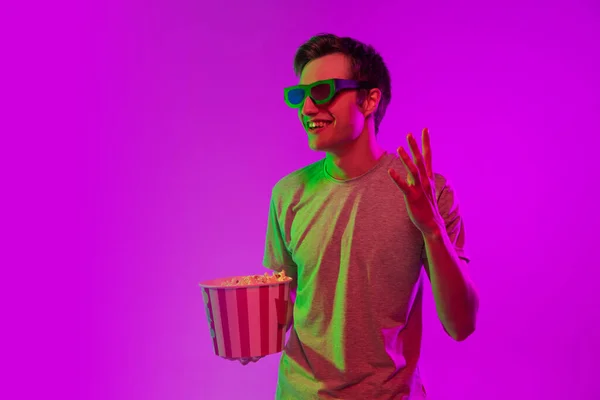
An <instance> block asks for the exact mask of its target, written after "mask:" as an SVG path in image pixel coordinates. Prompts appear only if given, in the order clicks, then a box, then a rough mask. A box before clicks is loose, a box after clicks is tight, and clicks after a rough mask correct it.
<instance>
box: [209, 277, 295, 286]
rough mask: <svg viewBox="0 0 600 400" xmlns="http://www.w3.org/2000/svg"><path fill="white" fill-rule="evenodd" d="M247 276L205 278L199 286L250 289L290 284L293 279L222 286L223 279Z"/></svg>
mask: <svg viewBox="0 0 600 400" xmlns="http://www.w3.org/2000/svg"><path fill="white" fill-rule="evenodd" d="M246 276H248V275H236V276H231V277H226V278H217V279H210V280H205V281H202V282H199V283H198V286H200V287H201V288H203V289H225V290H235V289H248V288H259V287H269V286H279V285H287V284H289V283H290V282H291V281H292V280H293V278H292V277H289V276H287V277H286V279H285V280H284V281H279V282H272V283H257V284H254V285H244V286H221V283H222V282H223V281H227V280H230V279H238V278H243V277H246Z"/></svg>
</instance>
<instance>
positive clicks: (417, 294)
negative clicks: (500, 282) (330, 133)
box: [263, 154, 467, 400]
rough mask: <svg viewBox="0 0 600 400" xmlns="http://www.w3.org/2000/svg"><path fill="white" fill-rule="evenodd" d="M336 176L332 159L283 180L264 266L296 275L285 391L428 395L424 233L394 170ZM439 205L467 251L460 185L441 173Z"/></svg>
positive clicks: (281, 384) (390, 161) (281, 391)
mask: <svg viewBox="0 0 600 400" xmlns="http://www.w3.org/2000/svg"><path fill="white" fill-rule="evenodd" d="M390 167H393V168H394V169H395V170H396V171H397V172H398V173H399V174H400V176H406V170H405V168H404V165H403V164H402V162H401V160H400V159H399V158H398V157H397V156H396V155H394V154H385V155H384V156H382V157H381V159H380V160H379V161H378V163H377V165H375V166H374V167H373V168H372V169H371V170H370V171H369V172H367V173H366V174H364V175H362V176H360V177H358V178H354V179H351V180H347V181H339V180H335V179H334V178H332V177H331V176H330V175H329V174H327V172H326V171H325V164H324V160H321V161H318V162H316V163H313V164H311V165H308V166H307V167H304V168H302V169H300V170H297V171H295V172H293V173H291V174H289V175H287V176H285V177H284V178H282V179H281V180H280V181H279V182H278V183H277V184H276V185H275V186H274V188H273V192H272V197H271V207H270V214H269V223H268V228H267V238H266V246H265V255H264V261H263V263H264V266H265V267H267V268H269V269H273V270H277V271H281V270H282V269H283V270H285V272H286V274H288V275H290V276H291V277H293V278H294V279H295V280H296V284H297V293H296V296H295V304H294V324H293V328H292V330H291V332H290V337H289V340H288V342H287V344H286V347H285V350H284V352H283V354H282V358H281V363H280V368H279V379H278V385H277V395H276V398H277V399H285V400H287V399H293V400H297V399H361V400H364V399H373V400H375V399H411V400H413V399H425V398H426V395H425V389H424V387H423V384H422V381H421V378H420V376H419V368H418V361H419V356H420V351H421V329H422V292H423V291H422V287H423V279H425V277H426V274H425V273H424V270H423V258H424V257H425V256H426V254H425V251H424V242H423V237H422V234H421V233H420V231H419V230H418V229H417V228H416V227H415V226H414V224H413V223H412V222H411V220H410V218H409V216H408V214H407V211H406V206H405V203H404V198H403V194H402V192H401V190H400V189H399V188H398V187H397V186H396V185H395V184H394V183H393V181H392V180H391V178H390V177H389V175H388V173H387V170H388V168H390ZM435 182H436V193H437V196H438V206H439V209H440V212H441V214H442V216H443V217H444V219H445V222H446V228H447V230H448V234H449V236H450V239H451V240H452V242H453V243H454V244H455V247H456V251H457V253H458V255H459V256H460V257H462V258H464V259H467V258H466V255H465V252H464V227H463V223H462V220H461V217H460V214H459V210H458V205H457V202H456V199H455V195H454V192H453V190H452V188H451V187H450V186H449V185H448V182H447V181H446V179H445V178H444V177H443V176H441V175H438V174H436V176H435Z"/></svg>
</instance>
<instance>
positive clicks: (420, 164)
mask: <svg viewBox="0 0 600 400" xmlns="http://www.w3.org/2000/svg"><path fill="white" fill-rule="evenodd" d="M408 145H409V147H410V151H411V153H412V156H413V159H414V160H415V164H416V165H417V169H418V170H419V175H420V177H421V180H422V181H425V180H426V179H427V177H428V176H429V175H428V174H427V170H426V169H425V160H424V159H423V154H421V150H419V145H418V144H417V139H415V137H414V136H413V135H412V133H409V134H408ZM421 183H423V182H421Z"/></svg>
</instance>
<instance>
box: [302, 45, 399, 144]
mask: <svg viewBox="0 0 600 400" xmlns="http://www.w3.org/2000/svg"><path fill="white" fill-rule="evenodd" d="M334 53H342V54H344V55H346V56H348V58H349V59H350V63H351V73H352V76H351V78H352V79H354V80H360V81H367V82H368V83H370V84H371V85H373V86H374V87H377V88H378V89H379V90H381V99H380V101H379V106H378V107H377V111H375V115H374V118H375V120H374V122H375V133H377V132H379V124H380V123H381V120H382V119H383V116H384V115H385V110H386V108H387V106H388V104H389V103H390V101H391V99H392V85H391V80H390V72H389V71H388V69H387V67H386V65H385V63H384V62H383V58H382V57H381V56H380V55H379V53H377V51H375V49H374V48H373V47H372V46H370V45H367V44H364V43H361V42H359V41H358V40H356V39H352V38H350V37H339V36H336V35H333V34H330V33H323V34H320V35H317V36H313V37H312V38H310V39H309V40H308V41H307V42H306V43H304V44H303V45H302V46H300V47H299V48H298V51H296V55H295V57H294V72H295V73H296V75H297V76H300V75H301V74H302V70H304V67H305V66H306V64H308V63H309V62H310V61H312V60H315V59H317V58H321V57H324V56H327V55H329V54H334ZM366 94H367V92H366V91H363V93H362V95H360V96H359V104H362V102H363V101H364V100H365V97H366Z"/></svg>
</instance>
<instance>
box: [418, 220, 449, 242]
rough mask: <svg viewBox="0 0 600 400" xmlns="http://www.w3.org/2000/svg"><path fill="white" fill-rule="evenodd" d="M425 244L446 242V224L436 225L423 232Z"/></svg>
mask: <svg viewBox="0 0 600 400" xmlns="http://www.w3.org/2000/svg"><path fill="white" fill-rule="evenodd" d="M421 233H422V234H423V239H424V240H425V242H439V241H443V240H444V235H447V233H446V227H445V226H444V224H441V223H435V224H434V225H433V226H432V227H431V228H430V229H427V230H426V231H423V232H421Z"/></svg>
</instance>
